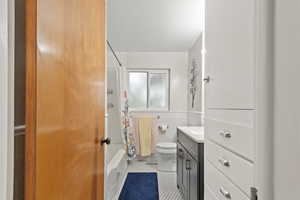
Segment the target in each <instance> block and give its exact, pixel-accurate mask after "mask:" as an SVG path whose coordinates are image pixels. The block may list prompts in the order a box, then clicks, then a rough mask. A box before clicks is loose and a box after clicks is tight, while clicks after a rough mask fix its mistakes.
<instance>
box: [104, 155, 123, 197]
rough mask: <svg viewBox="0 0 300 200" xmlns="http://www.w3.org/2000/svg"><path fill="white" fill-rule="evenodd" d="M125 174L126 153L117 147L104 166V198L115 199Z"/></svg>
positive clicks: (119, 191)
mask: <svg viewBox="0 0 300 200" xmlns="http://www.w3.org/2000/svg"><path fill="white" fill-rule="evenodd" d="M126 174H127V155H126V152H125V150H124V149H119V150H118V151H117V152H116V154H115V155H114V156H113V157H112V159H111V160H110V161H109V162H108V164H107V167H106V180H105V200H117V199H118V197H119V195H120V193H121V190H122V187H123V184H124V182H125V178H126Z"/></svg>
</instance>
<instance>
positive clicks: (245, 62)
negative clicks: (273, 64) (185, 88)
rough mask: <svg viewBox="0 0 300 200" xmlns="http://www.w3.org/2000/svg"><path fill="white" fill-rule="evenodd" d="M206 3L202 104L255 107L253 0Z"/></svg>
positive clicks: (219, 106) (216, 106)
mask: <svg viewBox="0 0 300 200" xmlns="http://www.w3.org/2000/svg"><path fill="white" fill-rule="evenodd" d="M206 2H207V3H206V34H205V37H206V68H205V70H206V72H205V73H206V76H209V77H210V81H209V82H208V83H206V102H207V106H206V107H207V108H212V109H213V108H222V109H255V107H254V87H255V86H254V73H255V70H254V69H255V67H254V66H255V41H256V35H255V32H256V31H255V18H256V17H255V0H207V1H206Z"/></svg>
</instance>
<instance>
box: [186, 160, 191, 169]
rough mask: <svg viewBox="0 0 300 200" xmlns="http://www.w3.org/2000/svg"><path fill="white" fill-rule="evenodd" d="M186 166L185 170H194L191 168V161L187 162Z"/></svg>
mask: <svg viewBox="0 0 300 200" xmlns="http://www.w3.org/2000/svg"><path fill="white" fill-rule="evenodd" d="M185 165H186V167H185V168H186V169H187V170H191V169H192V168H191V161H190V160H186V164H185Z"/></svg>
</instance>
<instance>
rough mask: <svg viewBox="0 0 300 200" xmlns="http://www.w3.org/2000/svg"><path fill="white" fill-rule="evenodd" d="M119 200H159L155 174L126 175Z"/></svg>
mask: <svg viewBox="0 0 300 200" xmlns="http://www.w3.org/2000/svg"><path fill="white" fill-rule="evenodd" d="M119 200H159V194H158V182H157V173H128V175H127V178H126V181H125V184H124V186H123V189H122V192H121V194H120V197H119Z"/></svg>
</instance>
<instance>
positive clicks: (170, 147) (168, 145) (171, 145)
mask: <svg viewBox="0 0 300 200" xmlns="http://www.w3.org/2000/svg"><path fill="white" fill-rule="evenodd" d="M156 150H157V152H159V153H165V154H176V150H177V144H176V143H175V142H162V143H158V144H157V145H156Z"/></svg>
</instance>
